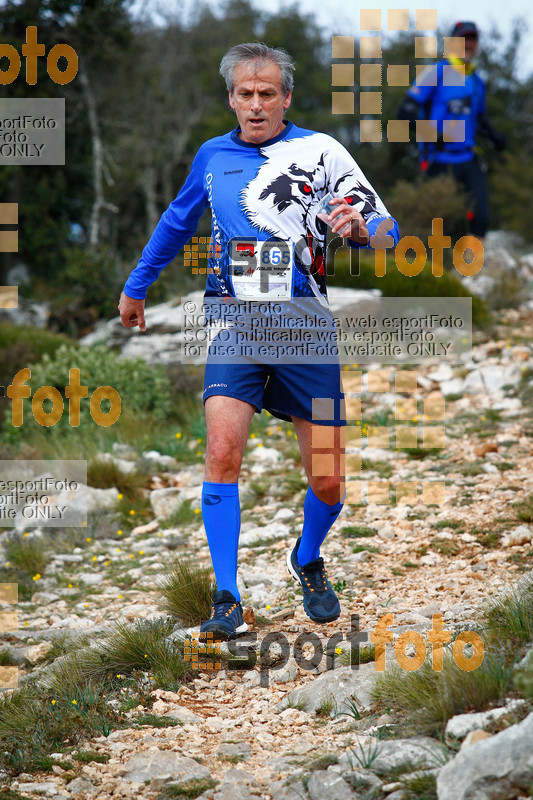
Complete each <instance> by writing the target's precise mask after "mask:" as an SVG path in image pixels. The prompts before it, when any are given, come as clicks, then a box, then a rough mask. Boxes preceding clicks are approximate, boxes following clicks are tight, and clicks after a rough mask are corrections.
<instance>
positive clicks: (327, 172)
mask: <svg viewBox="0 0 533 800" xmlns="http://www.w3.org/2000/svg"><path fill="white" fill-rule="evenodd" d="M317 135H318V136H321V134H315V135H314V136H310V137H307V140H308V142H307V143H308V145H309V146H308V148H306V146H305V145H306V139H290V140H288V141H282V142H279V143H278V145H275V146H271V147H269V148H268V151H265V152H262V155H263V157H264V159H265V160H264V162H263V163H262V165H261V166H260V167H259V169H258V171H257V174H256V176H255V178H253V180H251V181H250V182H249V183H248V184H247V185H246V186H245V187H244V188H243V189H242V191H241V193H240V206H241V208H242V211H243V213H244V214H245V216H246V217H247V219H248V221H249V222H250V223H251V224H252V225H254V227H257V228H258V229H259V230H260V231H261V232H263V233H268V234H269V235H270V236H272V237H276V238H280V239H283V240H285V241H286V240H287V239H288V238H290V239H291V240H292V241H293V242H294V243H295V244H296V245H297V249H296V253H297V255H298V259H297V260H298V261H299V262H300V263H302V262H303V263H304V264H305V265H306V266H307V267H308V268H309V267H310V271H311V273H316V274H318V275H321V276H322V275H324V253H323V246H322V245H323V241H324V235H325V232H326V223H325V222H323V221H322V220H320V219H318V218H317V216H316V206H317V204H318V203H319V201H320V200H321V198H322V197H324V196H325V195H326V194H327V193H328V192H331V193H332V194H333V196H334V197H344V199H345V200H346V202H347V203H348V204H350V205H352V206H353V207H354V208H355V209H356V210H357V211H359V213H361V214H362V215H363V216H364V217H365V219H366V218H367V217H368V216H369V215H371V214H377V209H376V195H375V194H374V192H373V191H372V190H371V189H370V188H369V187H367V186H365V185H364V184H363V183H361V181H360V180H359V179H358V177H357V175H356V172H355V170H354V169H353V168H350V169H344V170H343V171H341V174H340V175H339V171H338V170H335V172H334V173H333V170H332V166H333V165H332V163H331V157H330V154H329V152H328V150H329V149H330V148H329V147H328V145H330V143H331V141H332V140H331V138H330V137H329V136H326V135H322V136H324V139H326V140H327V142H324V144H325V145H326V147H325V148H324V149H323V150H322V152H321V153H320V156H319V157H318V159H317V147H316V145H317V143H316V136H317ZM306 149H307V150H308V151H309V155H308V157H307V158H306V155H307V154H306ZM280 162H283V164H284V165H285V164H286V166H281V163H280ZM332 173H333V174H334V175H335V179H334V180H333V174H332ZM287 234H289V236H287ZM303 242H305V245H306V246H305V247H304V246H303Z"/></svg>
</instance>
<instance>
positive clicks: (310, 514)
mask: <svg viewBox="0 0 533 800" xmlns="http://www.w3.org/2000/svg"><path fill="white" fill-rule="evenodd" d="M344 496H346V495H344ZM343 504H344V497H343V499H342V500H339V502H338V503H335V505H333V506H330V505H328V503H324V502H323V500H319V499H318V497H317V496H316V494H315V493H314V492H313V490H312V489H311V487H309V488H308V490H307V494H306V496H305V501H304V525H303V530H302V538H301V540H300V545H299V547H298V563H299V564H300V566H304V564H307V562H308V561H312V560H313V559H315V558H318V557H319V555H320V545H321V544H322V542H323V541H324V539H325V538H326V534H327V532H328V531H329V529H330V528H331V526H332V525H333V523H334V522H335V520H336V519H337V517H338V516H339V514H340V512H341V508H342V506H343Z"/></svg>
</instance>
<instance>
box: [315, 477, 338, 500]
mask: <svg viewBox="0 0 533 800" xmlns="http://www.w3.org/2000/svg"><path fill="white" fill-rule="evenodd" d="M343 483H344V481H343V480H342V479H341V478H339V477H338V476H317V477H314V478H311V480H310V484H311V489H312V490H313V493H314V494H315V495H316V496H317V497H318V499H319V500H322V502H324V503H328V505H331V506H332V505H335V503H338V502H339V500H340V499H341V489H342V486H343Z"/></svg>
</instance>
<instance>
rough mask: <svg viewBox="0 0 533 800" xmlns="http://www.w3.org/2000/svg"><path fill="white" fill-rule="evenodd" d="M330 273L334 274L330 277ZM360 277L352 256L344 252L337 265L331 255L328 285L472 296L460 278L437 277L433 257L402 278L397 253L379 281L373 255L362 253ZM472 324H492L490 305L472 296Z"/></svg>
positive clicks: (393, 293)
mask: <svg viewBox="0 0 533 800" xmlns="http://www.w3.org/2000/svg"><path fill="white" fill-rule="evenodd" d="M355 269H357V260H356V256H355V257H354V256H352V271H354V270H355ZM329 270H331V271H334V274H332V275H330V274H329ZM359 273H360V274H359V275H351V274H350V256H349V254H348V253H347V252H345V251H340V252H337V253H336V254H335V262H334V264H333V259H332V258H331V264H330V263H329V256H328V276H327V282H328V285H329V286H347V287H349V288H351V289H380V290H381V292H382V294H383V297H472V295H471V294H470V292H469V291H468V289H466V287H465V286H463V284H462V283H461V281H460V280H459V277H458V273H457V277H456V276H455V275H454V274H453V273H449V272H444V274H443V275H442V276H441V277H440V278H437V277H435V276H434V275H433V274H432V272H431V254H430V253H428V260H427V263H426V266H425V267H424V269H423V270H422V271H421V272H420V273H419V274H418V275H415V276H413V277H410V276H408V275H403V274H402V273H401V272H400V270H399V269H398V267H397V266H396V262H395V260H394V254H393V253H392V252H391V253H390V254H388V255H387V267H386V272H385V275H384V276H383V277H381V278H378V277H377V276H376V274H375V263H374V254H373V253H372V252H370V251H365V250H361V251H360V264H359ZM472 322H473V324H474V325H475V326H478V327H480V328H484V327H486V326H487V325H488V324H489V322H490V313H489V309H488V308H487V305H486V304H485V303H484V302H483V300H482V299H481V298H480V297H472Z"/></svg>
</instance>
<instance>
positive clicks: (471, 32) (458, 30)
mask: <svg viewBox="0 0 533 800" xmlns="http://www.w3.org/2000/svg"><path fill="white" fill-rule="evenodd" d="M478 35H479V33H478V29H477V26H476V23H475V22H456V23H455V26H454V29H453V31H452V36H478Z"/></svg>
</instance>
